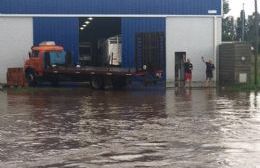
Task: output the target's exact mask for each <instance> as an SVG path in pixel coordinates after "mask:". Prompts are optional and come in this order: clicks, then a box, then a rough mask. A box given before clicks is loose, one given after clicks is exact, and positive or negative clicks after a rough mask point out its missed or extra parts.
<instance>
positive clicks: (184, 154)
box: [0, 88, 260, 168]
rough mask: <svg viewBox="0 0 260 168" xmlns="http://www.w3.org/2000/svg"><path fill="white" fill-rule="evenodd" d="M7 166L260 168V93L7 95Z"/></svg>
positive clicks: (2, 142)
mask: <svg viewBox="0 0 260 168" xmlns="http://www.w3.org/2000/svg"><path fill="white" fill-rule="evenodd" d="M0 115H1V117H0V167H3V168H17V167H19V168H20V167H21V168H34V167H41V168H45V167H46V168H55V167H65V168H80V167H82V168H84V167H87V168H99V167H101V168H103V167H104V168H106V167H108V168H142V167H144V168H145V167H154V168H164V167H165V168H168V167H169V168H174V167H177V168H178V167H181V168H182V167H184V168H186V167H191V168H193V167H198V168H199V167H209V168H219V167H221V168H228V167H234V168H245V167H260V94H258V93H254V92H251V93H229V92H217V91H215V90H212V89H211V90H207V89H206V90H191V91H189V90H179V91H176V90H174V89H169V90H166V91H165V90H160V89H159V90H128V91H93V90H90V89H85V88H79V89H76V88H74V89H56V90H52V89H36V90H33V91H32V90H29V91H14V90H8V91H5V92H0Z"/></svg>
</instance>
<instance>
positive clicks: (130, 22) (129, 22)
mask: <svg viewBox="0 0 260 168" xmlns="http://www.w3.org/2000/svg"><path fill="white" fill-rule="evenodd" d="M121 29H122V43H123V53H122V56H123V58H122V65H123V67H134V66H135V35H136V33H138V32H165V29H166V23H165V18H122V27H121Z"/></svg>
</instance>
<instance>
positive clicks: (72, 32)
mask: <svg viewBox="0 0 260 168" xmlns="http://www.w3.org/2000/svg"><path fill="white" fill-rule="evenodd" d="M33 23H34V24H33V27H34V32H33V35H34V44H35V45H37V44H39V43H40V42H42V41H55V42H56V43H57V44H60V45H62V46H64V48H65V50H66V51H70V52H71V53H72V55H73V61H74V63H77V61H78V49H79V20H78V18H34V20H33Z"/></svg>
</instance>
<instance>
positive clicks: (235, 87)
mask: <svg viewBox="0 0 260 168" xmlns="http://www.w3.org/2000/svg"><path fill="white" fill-rule="evenodd" d="M220 88H221V89H222V90H226V91H237V92H238V91H260V86H259V85H254V84H236V85H232V86H221V87H220Z"/></svg>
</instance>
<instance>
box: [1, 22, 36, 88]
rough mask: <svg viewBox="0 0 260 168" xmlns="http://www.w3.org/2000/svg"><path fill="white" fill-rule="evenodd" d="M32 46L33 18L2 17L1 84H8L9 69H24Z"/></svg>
mask: <svg viewBox="0 0 260 168" xmlns="http://www.w3.org/2000/svg"><path fill="white" fill-rule="evenodd" d="M32 45H33V22H32V18H13V17H12V18H11V17H0V83H6V72H7V68H11V67H23V64H24V60H25V59H26V58H27V55H28V51H29V49H30V47H31V46H32Z"/></svg>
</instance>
